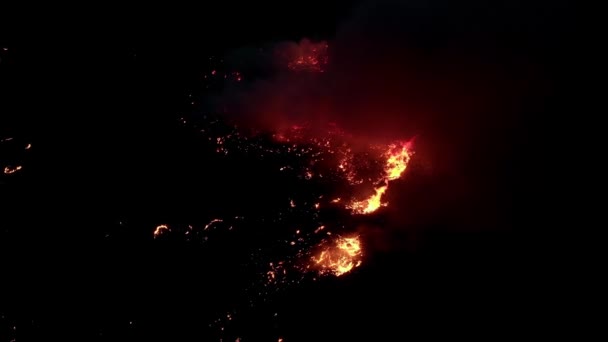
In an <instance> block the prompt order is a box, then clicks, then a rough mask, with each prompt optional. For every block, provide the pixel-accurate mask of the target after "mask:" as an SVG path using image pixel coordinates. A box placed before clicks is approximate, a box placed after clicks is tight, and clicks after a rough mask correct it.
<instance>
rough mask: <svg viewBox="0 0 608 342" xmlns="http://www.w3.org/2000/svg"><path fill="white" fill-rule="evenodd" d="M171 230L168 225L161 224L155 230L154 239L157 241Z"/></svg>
mask: <svg viewBox="0 0 608 342" xmlns="http://www.w3.org/2000/svg"><path fill="white" fill-rule="evenodd" d="M169 230H170V229H169V227H168V226H167V225H166V224H161V225H159V226H157V227H156V229H155V230H154V238H155V239H156V238H157V237H159V236H161V235H162V234H164V232H166V231H167V232H168V231H169Z"/></svg>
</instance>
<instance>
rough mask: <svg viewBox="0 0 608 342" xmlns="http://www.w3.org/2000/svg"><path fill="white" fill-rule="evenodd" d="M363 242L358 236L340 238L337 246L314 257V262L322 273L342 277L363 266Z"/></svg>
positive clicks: (336, 243)
mask: <svg viewBox="0 0 608 342" xmlns="http://www.w3.org/2000/svg"><path fill="white" fill-rule="evenodd" d="M361 257H362V253H361V242H360V241H359V237H358V236H353V237H339V238H338V239H337V240H336V241H335V244H334V245H333V246H331V247H328V248H326V249H324V250H322V251H321V253H320V254H319V255H318V256H316V257H313V258H312V260H313V262H314V263H315V264H316V265H317V266H318V267H320V269H321V270H320V271H319V272H320V273H321V274H325V273H331V274H334V275H335V276H341V275H343V274H344V273H347V272H350V271H351V270H352V269H353V268H355V267H359V265H361Z"/></svg>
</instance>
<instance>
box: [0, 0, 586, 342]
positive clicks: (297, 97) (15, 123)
mask: <svg viewBox="0 0 608 342" xmlns="http://www.w3.org/2000/svg"><path fill="white" fill-rule="evenodd" d="M574 21H575V20H574V15H573V13H572V12H571V9H570V8H569V6H568V4H567V3H566V2H565V1H564V2H559V1H551V2H549V1H531V2H530V1H504V2H501V1H494V2H486V1H462V2H455V1H439V0H430V1H422V0H414V1H368V2H365V1H337V2H334V3H331V4H327V3H326V2H323V1H316V0H313V1H308V2H305V3H298V4H295V3H294V4H287V3H286V4H282V5H275V4H272V5H271V4H248V5H242V4H239V3H236V2H223V3H222V4H213V5H210V4H204V5H203V4H201V5H200V7H192V8H182V9H179V10H176V9H175V8H172V9H171V10H169V9H165V8H153V9H152V8H137V9H128V10H127V9H121V10H118V9H113V10H109V9H104V10H100V11H94V10H91V11H83V12H82V13H80V14H79V15H67V14H64V15H62V16H58V17H54V16H53V17H52V18H51V17H49V18H46V19H44V20H41V21H37V22H36V25H32V26H31V30H30V31H28V32H27V33H26V31H27V30H23V29H20V28H22V27H26V26H28V23H29V21H22V22H20V25H6V26H7V29H6V30H3V32H0V172H3V173H0V279H1V280H2V287H1V288H2V289H1V290H0V342H1V341H49V340H54V339H57V340H66V339H68V340H79V341H118V340H132V341H140V340H141V341H149V340H158V341H220V340H222V341H275V342H276V341H285V342H292V341H325V340H327V341H347V340H363V341H383V340H407V339H410V338H415V337H417V336H425V337H439V336H446V337H450V338H452V339H453V338H457V337H462V338H467V337H469V336H479V337H484V338H485V339H489V340H493V339H496V338H499V337H512V338H522V337H524V336H530V335H528V334H529V333H528V331H534V332H535V333H533V334H534V335H535V336H545V335H544V334H545V333H544V331H545V328H546V327H547V326H546V325H544V324H541V323H540V322H539V317H544V318H547V317H553V315H555V316H559V314H557V311H556V310H554V309H555V308H556V307H558V306H559V303H556V302H555V301H554V300H552V297H551V296H550V295H549V294H548V290H547V289H548V288H551V282H549V281H547V280H546V278H547V276H548V274H550V273H552V272H554V270H556V269H557V268H558V265H557V262H556V260H558V259H559V258H557V257H554V254H553V253H556V252H555V247H554V246H553V244H552V240H553V238H554V235H555V234H557V232H555V234H549V233H548V229H549V228H548V227H551V226H552V225H553V224H555V223H557V222H562V221H564V220H566V218H565V216H564V217H556V215H555V213H556V212H560V211H561V210H563V209H564V208H565V207H566V204H565V203H563V202H561V201H560V200H559V199H558V197H559V196H558V195H559V193H560V192H562V191H565V190H564V189H558V188H556V187H555V181H554V179H556V178H560V177H561V175H559V174H558V173H559V172H562V171H560V170H559V169H556V166H558V165H561V164H562V162H563V157H564V155H565V154H568V153H569V152H568V149H569V148H572V146H571V145H570V144H567V143H566V142H567V141H568V140H569V138H568V136H571V135H570V134H569V133H568V130H565V129H564V127H567V126H568V125H565V123H567V120H568V119H567V118H569V117H571V116H572V115H573V114H572V113H573V112H574V111H575V108H576V106H575V105H574V104H575V101H574V97H573V95H572V92H571V87H572V84H574V81H573V80H574V74H575V71H574V70H575V69H574V68H573V67H572V66H571V63H572V61H573V56H574V55H575V54H576V51H575V50H574V49H573V48H572V46H573V44H572V41H573V40H574V38H575V34H574V27H573V25H574ZM302 39H309V40H310V41H312V42H327V43H328V45H329V57H328V58H329V65H330V66H329V67H328V70H327V71H326V72H324V73H323V74H322V75H320V76H314V75H313V76H311V75H309V74H306V73H305V72H304V73H301V74H297V73H294V72H292V71H290V70H287V69H285V70H283V69H281V67H280V66H279V67H277V66H276V64H273V63H275V62H276V60H275V59H274V58H275V57H273V56H274V55H272V54H266V53H265V52H264V53H260V51H270V52H272V51H287V50H285V49H287V47H289V46H298V45H297V44H302V43H301V42H302ZM281 49H284V50H281ZM268 56H270V57H268ZM332 63H333V64H332ZM233 70H238V71H239V72H240V74H239V75H242V77H243V80H242V81H241V80H239V81H238V82H236V81H235V79H234V77H235V76H234V75H235V74H231V72H232V71H233ZM215 73H218V76H217V77H215V76H216V75H215ZM221 74H226V75H227V78H225V79H224V80H222V78H221ZM301 75H303V76H301ZM228 76H229V77H228ZM214 77H215V78H214ZM231 78H233V79H232V80H231ZM268 108H271V110H268ZM320 108H321V109H320ZM286 112H289V113H286ZM564 118H566V119H564ZM214 120H217V123H216V121H214ZM311 122H312V124H311V131H312V132H313V133H312V134H320V133H319V131H320V130H323V129H325V128H324V127H326V124H327V123H328V122H331V123H332V124H334V123H336V124H337V125H338V126H339V127H341V128H343V129H344V130H345V131H346V132H348V134H349V136H350V137H351V138H349V139H351V140H350V141H352V142H353V143H354V144H362V142H365V143H376V142H380V141H382V142H384V140H383V139H412V141H413V142H414V151H415V154H414V155H413V157H412V159H411V162H410V164H409V166H408V169H407V170H406V171H405V173H404V175H403V177H402V179H399V180H396V181H394V182H392V183H391V185H390V189H389V190H388V193H387V194H386V198H387V199H388V202H389V203H390V204H389V205H388V206H387V207H386V208H384V207H383V208H381V209H380V210H378V212H376V213H373V214H371V215H367V216H363V217H355V216H354V215H351V214H350V213H347V212H346V211H344V210H327V211H322V214H320V215H321V218H320V219H319V218H318V216H315V215H316V214H311V215H312V216H310V215H309V213H303V212H299V211H298V210H300V209H299V208H300V207H297V209H293V208H291V209H290V206H289V203H290V202H289V200H290V199H292V200H293V199H295V200H296V202H298V201H300V202H298V205H299V203H305V202H306V201H308V200H309V199H310V198H312V196H313V194H314V195H315V196H316V195H317V194H318V193H321V191H325V189H326V188H324V186H325V185H324V184H325V183H322V182H321V181H318V182H317V181H315V180H313V181H311V182H308V179H306V178H302V177H301V176H298V175H297V174H296V172H295V171H294V177H288V176H283V175H284V174H285V173H280V172H278V171H277V170H278V168H279V166H282V165H283V164H286V163H291V164H289V165H290V166H293V168H294V169H297V168H298V167H302V168H305V167H308V164H307V163H308V160H305V159H297V158H295V159H292V157H290V156H288V157H286V156H284V155H277V156H274V157H273V156H270V157H269V156H267V155H264V156H262V154H260V153H256V152H251V151H249V150H248V152H244V151H243V150H241V149H240V148H241V147H242V146H244V145H238V148H236V150H238V151H237V152H236V153H234V152H233V150H231V151H230V153H227V154H226V155H224V154H223V153H218V150H217V146H216V144H215V136H213V138H212V139H211V138H209V137H211V135H209V134H211V133H210V131H211V129H210V128H209V127H221V128H219V129H218V128H213V129H218V130H220V131H221V129H224V128H225V129H229V128H230V127H233V126H232V125H233V124H235V123H236V124H237V125H238V127H239V128H240V129H243V130H246V131H248V132H250V131H256V132H264V131H266V132H274V131H277V130H278V129H281V128H282V127H283V126H284V125H288V126H289V125H296V124H298V125H299V124H301V123H308V124H310V123H311ZM201 129H205V132H202V131H201ZM243 134H245V133H243ZM248 134H251V133H248ZM254 140H255V141H256V144H258V145H259V146H278V145H277V143H276V142H275V141H273V140H272V139H271V138H270V137H269V136H266V135H264V134H260V135H256V136H255V137H253V135H252V136H251V141H254ZM210 141H211V143H210ZM248 141H249V140H248ZM227 144H228V143H227ZM247 144H253V143H251V142H248V143H247ZM260 144H261V145H260ZM558 144H563V145H566V146H562V147H560V148H559V149H556V145H558ZM258 145H256V146H258ZM248 146H249V145H248ZM560 146H561V145H560ZM227 148H228V147H227ZM281 163H283V164H281ZM16 166H21V168H20V169H15V167H16ZM13 171H14V172H13ZM315 179H317V178H315ZM332 186H334V185H332ZM341 186H342V185H339V186H338V185H335V188H332V187H330V188H329V189H332V191H333V190H335V189H338V188H340V187H341ZM564 187H566V186H565V185H564ZM324 200H325V199H324ZM327 200H329V199H327ZM309 202H310V201H309ZM310 203H312V202H310ZM310 203H309V204H310ZM292 206H293V205H292ZM292 209H293V210H292ZM285 210H287V211H285ZM307 215H308V216H307ZM242 217H244V219H243V218H242ZM277 217H282V218H285V217H286V218H285V220H287V221H289V223H288V224H286V225H287V226H289V224H293V225H301V226H303V227H304V226H305V225H306V224H309V223H310V222H312V223H310V224H313V223H314V224H317V223H318V222H321V221H323V220H324V221H323V222H330V224H331V223H336V224H337V223H344V225H345V226H346V228H340V229H342V230H337V231H335V234H338V235H340V234H354V233H357V234H360V236H361V239H362V246H363V251H364V254H363V259H362V264H361V266H359V267H356V268H354V269H353V270H352V271H351V272H349V273H346V274H344V275H341V276H340V277H336V276H333V275H325V276H316V275H310V274H309V275H302V276H299V274H298V280H297V281H293V282H290V283H289V284H271V285H269V284H266V283H264V281H265V279H266V278H265V274H266V271H267V269H266V268H265V267H267V264H268V263H269V262H276V260H279V259H281V258H286V257H287V256H288V255H289V254H288V253H287V252H286V250H287V249H288V248H289V247H285V246H284V245H285V244H284V243H283V242H284V240H285V239H289V237H288V235H287V232H286V228H285V227H286V226H285V225H284V224H283V223H277V222H276V218H277ZM311 217H313V218H311ZM215 218H222V219H223V220H224V221H223V222H220V223H218V224H215V226H214V227H213V229H211V230H204V229H203V227H204V226H206V225H207V224H209V223H210V221H211V220H212V219H215ZM319 220H321V221H319ZM309 221H310V222H309ZM159 225H167V226H169V227H171V228H172V229H173V230H172V231H171V232H168V233H167V234H164V235H163V236H160V237H158V236H155V234H154V232H155V229H156V228H157V227H158V226H159ZM189 226H191V227H194V228H187V227H189ZM328 226H329V224H328ZM288 228H289V229H290V233H289V234H291V229H292V228H293V227H292V226H289V227H288ZM188 229H191V233H188V234H185V233H184V232H185V231H186V230H188ZM286 241H287V240H286ZM310 241H312V240H310ZM317 242H318V241H316V240H315V241H314V242H306V243H310V244H311V245H312V244H316V243H317ZM281 260H282V259H281ZM290 272H291V271H290ZM260 275H261V276H260ZM313 278H314V279H313ZM290 279H291V278H290ZM547 320H548V321H551V319H549V318H548V319H547ZM554 322H555V321H554ZM549 325H551V324H549ZM551 329H552V331H553V332H555V328H551ZM537 334H540V335H537Z"/></svg>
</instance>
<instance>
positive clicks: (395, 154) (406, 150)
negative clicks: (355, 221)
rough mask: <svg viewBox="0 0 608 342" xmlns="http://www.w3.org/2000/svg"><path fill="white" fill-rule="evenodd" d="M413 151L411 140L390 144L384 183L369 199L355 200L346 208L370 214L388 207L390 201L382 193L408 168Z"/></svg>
mask: <svg viewBox="0 0 608 342" xmlns="http://www.w3.org/2000/svg"><path fill="white" fill-rule="evenodd" d="M412 153H413V152H412V151H411V143H410V142H399V143H395V144H390V145H388V150H387V151H386V152H385V154H384V156H385V158H386V162H385V166H384V176H383V179H382V182H381V184H382V185H381V186H379V187H376V188H375V189H374V194H372V195H371V196H370V197H368V198H367V199H364V200H361V201H353V202H351V203H350V204H348V205H347V206H346V208H347V209H351V210H352V211H353V214H370V213H373V212H374V211H376V210H378V208H380V207H386V206H387V205H388V202H382V195H384V193H385V192H386V191H387V190H388V185H389V182H390V181H393V180H395V179H399V177H401V175H402V174H403V172H404V171H405V169H407V165H408V163H409V162H410V159H411V156H412Z"/></svg>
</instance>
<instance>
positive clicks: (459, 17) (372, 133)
mask: <svg viewBox="0 0 608 342" xmlns="http://www.w3.org/2000/svg"><path fill="white" fill-rule="evenodd" d="M526 6H527V7H524V5H520V4H516V3H513V2H505V3H504V4H500V3H499V4H493V5H492V6H489V5H486V4H485V3H484V2H479V3H477V2H449V1H408V2H400V1H370V2H364V3H362V4H360V5H359V6H358V7H357V8H356V9H355V10H354V11H353V13H352V16H351V17H350V18H349V19H348V20H347V21H345V22H343V23H342V25H340V26H339V28H338V30H337V32H336V33H335V35H334V36H333V37H330V39H328V41H327V43H326V42H325V41H316V42H315V41H310V40H306V39H303V40H301V41H300V42H280V43H276V44H269V45H268V46H265V47H263V48H261V49H253V48H249V49H241V50H238V51H234V52H233V53H232V54H231V55H230V56H228V58H227V61H228V63H232V64H233V67H234V68H236V69H238V70H242V72H243V74H245V75H250V81H248V82H246V84H244V85H238V86H234V87H227V88H226V89H225V90H224V92H222V93H221V94H219V95H218V97H216V98H214V99H213V101H212V103H213V104H214V106H216V108H222V110H223V111H224V112H225V113H226V114H227V115H229V116H230V117H231V118H232V119H234V120H236V121H237V122H239V123H241V124H244V125H246V126H249V127H255V128H257V129H261V130H271V131H275V130H280V129H282V128H285V127H289V126H291V125H302V124H306V125H309V126H310V127H313V128H315V129H319V130H323V129H325V128H326V127H327V124H328V123H336V124H337V125H338V126H339V127H341V128H343V129H345V131H347V132H348V133H349V134H352V136H354V137H356V138H357V139H360V140H362V141H367V142H386V141H388V140H392V139H409V138H412V137H416V144H415V150H416V157H415V160H414V161H413V164H414V165H413V168H414V170H413V171H410V173H411V175H410V176H407V177H405V178H406V179H408V178H413V177H416V178H417V179H416V180H415V181H409V182H403V184H402V185H401V186H397V187H396V189H397V191H393V194H392V195H390V197H392V198H391V199H390V200H391V201H394V202H397V203H399V205H398V206H392V208H395V209H393V210H394V212H391V213H390V215H393V216H395V218H394V222H398V223H396V224H395V225H406V224H409V225H412V226H425V225H426V226H428V225H439V226H441V225H444V224H447V223H446V222H450V224H451V225H452V226H456V227H472V228H471V229H483V228H480V227H491V228H490V229H492V228H497V227H503V226H505V225H508V224H509V223H508V222H507V221H508V220H507V218H506V216H507V215H508V213H507V211H508V209H507V206H506V205H505V203H508V202H509V198H510V196H511V194H510V193H509V190H508V189H505V188H501V186H502V185H499V184H504V183H505V182H503V181H504V180H505V179H504V178H505V177H510V175H509V174H508V168H509V165H510V163H514V162H515V158H516V157H515V156H516V155H517V153H518V151H517V149H516V146H518V145H520V144H519V142H518V139H522V137H521V134H522V132H523V129H521V126H522V125H523V123H524V122H525V119H526V118H525V115H526V113H529V112H531V111H534V110H535V109H534V108H533V107H534V106H537V105H538V102H537V99H539V98H542V95H543V92H544V91H545V90H544V88H543V87H544V84H543V82H542V75H541V72H540V71H539V70H540V68H539V67H538V59H539V58H542V51H541V53H538V51H537V50H535V49H540V50H542V47H541V48H539V47H538V44H541V45H542V43H539V42H542V41H543V39H544V38H545V34H546V29H540V28H539V27H540V26H541V25H540V24H538V23H536V22H537V21H538V19H539V17H541V16H543V15H544V12H543V11H540V12H538V13H536V12H535V10H536V8H533V9H530V11H522V8H524V9H528V8H529V6H528V5H526ZM531 13H536V14H531ZM545 23H546V21H545ZM326 44H327V46H328V47H326ZM313 50H314V51H313ZM311 58H312V59H316V62H314V63H312V64H309V63H308V62H310V59H311ZM325 58H326V59H325ZM298 59H300V61H301V63H300V65H298V64H297V63H296V62H297V60H298ZM294 63H296V64H294ZM409 183H414V184H413V185H408V184H409ZM393 188H395V187H393ZM408 207H409V208H412V210H407V209H404V208H408ZM405 211H407V213H408V214H404V212H405ZM458 229H462V228H458Z"/></svg>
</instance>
